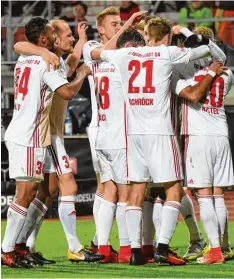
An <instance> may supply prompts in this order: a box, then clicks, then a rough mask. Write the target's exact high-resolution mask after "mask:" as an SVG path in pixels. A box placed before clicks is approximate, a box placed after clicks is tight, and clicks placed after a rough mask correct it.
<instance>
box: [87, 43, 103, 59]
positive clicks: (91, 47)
mask: <svg viewBox="0 0 234 279" xmlns="http://www.w3.org/2000/svg"><path fill="white" fill-rule="evenodd" d="M98 47H101V44H100V43H99V42H97V41H88V42H86V43H85V44H84V47H83V56H84V59H89V60H93V59H92V57H91V52H92V51H93V50H94V49H95V48H98Z"/></svg>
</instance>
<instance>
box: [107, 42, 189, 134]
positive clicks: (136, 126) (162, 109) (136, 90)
mask: <svg viewBox="0 0 234 279" xmlns="http://www.w3.org/2000/svg"><path fill="white" fill-rule="evenodd" d="M174 49H175V47H166V46H165V45H163V46H158V47H138V48H125V49H120V50H118V51H116V53H115V58H114V63H115V65H117V67H118V68H119V69H120V72H121V78H122V81H123V85H124V91H125V93H126V100H127V99H128V100H129V102H126V103H127V106H128V116H129V121H128V124H129V125H128V132H129V133H130V134H163V135H173V134H174V131H173V127H172V123H171V115H170V94H169V92H170V79H171V74H172V69H173V64H172V61H173V60H174V61H175V60H176V58H175V57H174V56H175V55H174V56H173V51H174ZM176 51H177V52H178V51H179V54H183V52H184V49H181V50H179V49H178V48H176ZM186 51H187V50H186V49H185V52H186ZM185 54H186V53H185ZM107 55H108V53H107ZM112 55H113V54H112ZM103 56H105V53H104V55H103ZM182 56H184V54H183V55H182ZM180 58H181V56H180V55H178V60H179V59H180ZM183 61H185V59H184V60H183ZM183 61H181V63H182V62H183ZM186 61H187V60H186Z"/></svg>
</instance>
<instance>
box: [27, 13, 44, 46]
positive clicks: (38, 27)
mask: <svg viewBox="0 0 234 279" xmlns="http://www.w3.org/2000/svg"><path fill="white" fill-rule="evenodd" d="M48 23H49V21H48V20H47V19H45V18H42V17H34V18H32V19H30V20H29V22H28V23H27V24H26V25H25V31H24V33H25V36H26V38H27V39H28V41H29V42H30V43H33V44H37V43H38V40H39V38H40V35H41V34H42V33H45V31H46V25H47V24H48Z"/></svg>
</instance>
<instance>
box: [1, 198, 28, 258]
mask: <svg viewBox="0 0 234 279" xmlns="http://www.w3.org/2000/svg"><path fill="white" fill-rule="evenodd" d="M27 210H28V209H27V208H25V207H23V206H20V205H18V204H16V203H14V202H13V203H12V204H11V206H10V207H9V208H8V212H7V225H6V230H5V235H4V239H3V242H2V250H3V252H6V253H7V252H12V251H14V250H15V244H16V240H17V238H18V236H19V234H20V232H21V230H22V228H23V225H24V222H25V220H26V216H27Z"/></svg>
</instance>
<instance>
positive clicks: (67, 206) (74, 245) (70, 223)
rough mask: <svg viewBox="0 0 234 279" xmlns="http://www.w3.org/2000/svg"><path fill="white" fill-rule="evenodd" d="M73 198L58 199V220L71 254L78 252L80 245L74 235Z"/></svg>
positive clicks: (75, 234)
mask: <svg viewBox="0 0 234 279" xmlns="http://www.w3.org/2000/svg"><path fill="white" fill-rule="evenodd" d="M75 201H76V197H75V196H62V197H59V207H58V212H59V218H60V221H61V223H62V225H63V230H64V233H65V235H66V238H67V242H68V247H69V250H70V251H71V252H72V253H76V252H78V251H80V249H81V248H82V245H81V243H80V241H79V239H78V237H77V233H76V209H75Z"/></svg>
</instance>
